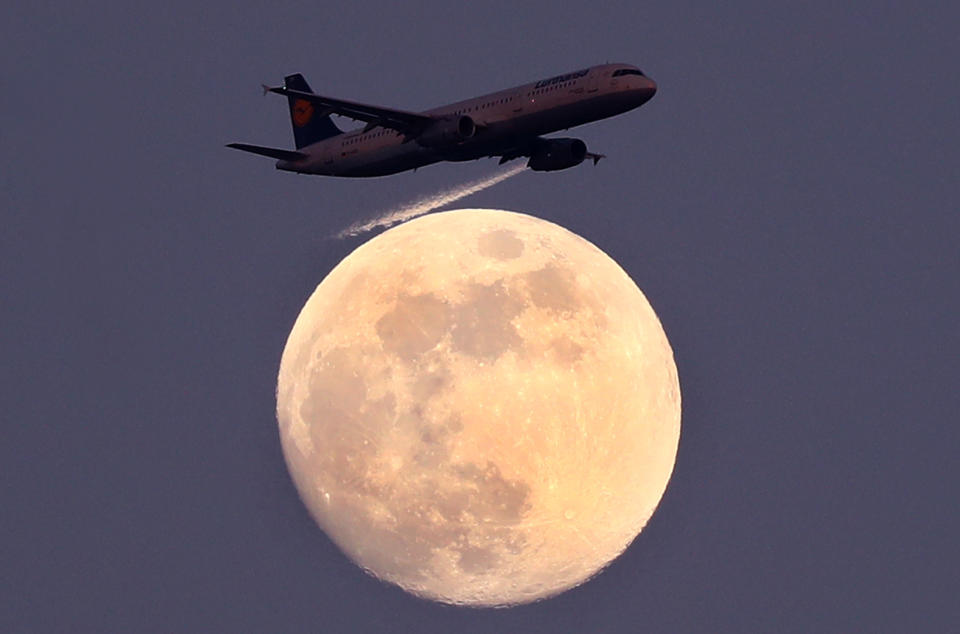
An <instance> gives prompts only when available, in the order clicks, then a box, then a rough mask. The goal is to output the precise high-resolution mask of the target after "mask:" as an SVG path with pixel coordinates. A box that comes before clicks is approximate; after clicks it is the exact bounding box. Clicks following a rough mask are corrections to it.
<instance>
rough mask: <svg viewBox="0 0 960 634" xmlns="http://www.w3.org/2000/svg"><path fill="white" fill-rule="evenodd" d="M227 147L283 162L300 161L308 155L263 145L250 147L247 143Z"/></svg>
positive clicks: (232, 144) (229, 144)
mask: <svg viewBox="0 0 960 634" xmlns="http://www.w3.org/2000/svg"><path fill="white" fill-rule="evenodd" d="M227 147H232V148H233V149H235V150H243V151H244V152H252V153H254V154H259V155H260V156H269V157H270V158H274V159H278V160H281V161H299V160H302V159H305V158H307V155H306V154H304V153H303V152H295V151H293V150H281V149H278V148H273V147H263V146H261V145H249V144H247V143H228V144H227Z"/></svg>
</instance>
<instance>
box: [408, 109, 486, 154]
mask: <svg viewBox="0 0 960 634" xmlns="http://www.w3.org/2000/svg"><path fill="white" fill-rule="evenodd" d="M476 133H477V124H476V123H474V122H473V119H472V118H470V117H468V116H467V115H465V114H462V115H460V116H449V117H443V118H442V119H438V120H437V121H436V122H434V123H432V124H430V126H428V127H427V129H425V130H424V131H423V132H421V133H420V135H419V136H418V137H417V143H419V144H420V145H422V146H423V147H444V146H450V145H456V144H458V143H461V142H463V141H466V140H467V139H469V138H470V137H472V136H473V135H474V134H476Z"/></svg>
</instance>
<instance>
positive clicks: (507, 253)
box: [277, 209, 680, 606]
mask: <svg viewBox="0 0 960 634" xmlns="http://www.w3.org/2000/svg"><path fill="white" fill-rule="evenodd" d="M277 418H278V421H279V426H280V437H281V442H282V446H283V452H284V457H285V459H286V462H287V466H288V468H289V471H290V474H291V476H292V478H293V480H294V483H295V484H296V487H297V489H298V491H299V493H300V496H301V498H302V499H303V502H304V503H305V505H306V506H307V508H308V509H309V511H310V513H311V514H312V515H313V517H314V518H315V520H316V521H317V523H318V524H319V525H320V527H321V528H322V529H323V530H324V531H325V532H326V533H327V535H329V536H330V538H331V539H332V540H333V541H334V542H336V544H337V545H338V546H339V547H340V548H341V549H342V550H343V552H344V553H346V554H347V555H348V556H349V557H350V558H351V559H352V560H353V561H354V562H356V563H357V564H358V565H359V566H361V567H362V568H363V569H365V570H366V571H368V572H369V573H371V574H373V575H375V576H376V577H379V578H381V579H384V580H386V581H389V582H392V583H395V584H397V585H399V586H400V587H402V588H403V589H405V590H407V591H409V592H411V593H413V594H415V595H418V596H420V597H423V598H427V599H431V600H436V601H441V602H444V603H451V604H461V605H471V606H507V605H515V604H520V603H528V602H531V601H536V600H538V599H543V598H545V597H549V596H552V595H555V594H557V593H560V592H562V591H564V590H566V589H569V588H572V587H574V586H577V585H578V584H580V583H582V582H584V581H585V580H587V579H589V578H590V577H591V576H593V575H594V574H596V573H597V572H598V571H600V570H601V569H602V568H603V567H604V566H606V565H607V564H608V563H610V562H611V561H612V560H613V559H614V558H616V557H617V556H618V555H619V554H620V553H622V552H623V551H624V549H626V547H627V546H628V545H629V544H630V542H631V541H632V540H633V539H634V538H635V537H636V536H637V534H639V532H640V531H641V529H642V528H643V527H644V525H645V524H646V523H647V521H648V520H649V518H650V516H651V515H652V514H653V512H654V509H655V508H656V506H657V504H658V503H659V501H660V498H661V497H662V495H663V493H664V490H665V488H666V486H667V481H668V480H669V478H670V474H671V472H672V471H673V465H674V460H675V458H676V452H677V443H678V440H679V436H680V386H679V382H678V379H677V370H676V365H675V363H674V360H673V353H672V351H671V349H670V344H669V342H668V341H667V337H666V335H665V334H664V331H663V327H662V326H661V324H660V321H659V320H658V319H657V316H656V314H655V313H654V311H653V309H652V308H651V306H650V304H649V302H648V301H647V299H646V298H645V297H644V295H643V293H642V292H641V291H640V289H639V288H637V286H636V284H634V283H633V281H632V280H631V279H630V277H629V276H628V275H627V274H626V273H625V272H624V271H623V269H621V268H620V267H619V266H618V265H617V264H616V263H615V262H614V261H613V260H612V259H611V258H610V257H608V256H607V255H606V254H605V253H603V252H602V251H601V250H600V249H598V248H597V247H595V246H594V245H592V244H591V243H589V242H587V241H586V240H584V239H583V238H581V237H579V236H577V235H575V234H573V233H571V232H569V231H567V230H566V229H563V228H562V227H559V226H557V225H555V224H552V223H550V222H547V221H545V220H541V219H538V218H534V217H532V216H528V215H524V214H519V213H515V212H509V211H502V210H489V209H466V210H458V211H450V212H445V213H438V214H433V215H427V216H423V217H421V218H418V219H416V220H413V221H411V222H408V223H406V224H403V225H400V226H398V227H395V228H393V229H390V230H389V231H386V232H384V233H382V234H381V235H379V236H377V237H376V238H374V239H372V240H370V241H369V242H367V243H365V244H363V245H361V246H360V247H358V248H357V249H356V250H355V251H354V252H353V253H351V254H350V255H349V256H347V258H345V259H344V260H343V261H342V262H340V264H339V265H337V266H336V268H334V269H333V271H331V272H330V274H329V275H328V276H327V277H326V278H325V279H324V280H323V281H322V283H321V284H320V285H319V286H318V287H317V288H316V290H315V291H314V293H313V294H312V295H311V296H310V298H309V300H308V301H307V303H306V305H305V306H304V307H303V310H302V311H301V312H300V315H299V317H298V318H297V320H296V323H295V324H294V327H293V330H292V331H291V333H290V336H289V339H288V341H287V344H286V347H285V349H284V351H283V358H282V360H281V364H280V374H279V379H278V385H277Z"/></svg>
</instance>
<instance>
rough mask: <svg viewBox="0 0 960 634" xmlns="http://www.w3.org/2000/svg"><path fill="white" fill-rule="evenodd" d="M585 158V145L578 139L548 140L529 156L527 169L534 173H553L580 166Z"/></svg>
mask: <svg viewBox="0 0 960 634" xmlns="http://www.w3.org/2000/svg"><path fill="white" fill-rule="evenodd" d="M586 156H587V144H586V143H584V142H583V141H581V140H580V139H549V140H547V141H544V142H543V143H542V144H540V145H539V146H538V147H537V148H536V149H535V150H534V151H533V153H532V154H531V155H530V160H529V161H528V162H527V167H529V168H530V169H532V170H533V171H535V172H553V171H556V170H565V169H567V168H568V167H573V166H575V165H580V163H583V159H584V158H586Z"/></svg>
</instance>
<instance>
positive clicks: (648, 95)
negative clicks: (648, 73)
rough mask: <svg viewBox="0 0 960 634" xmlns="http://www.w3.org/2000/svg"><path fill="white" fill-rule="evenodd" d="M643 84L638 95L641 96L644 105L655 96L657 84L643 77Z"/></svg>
mask: <svg viewBox="0 0 960 634" xmlns="http://www.w3.org/2000/svg"><path fill="white" fill-rule="evenodd" d="M643 79H644V84H643V86H641V87H640V93H641V94H642V95H643V102H644V103H646V102H648V101H650V100H651V99H653V96H654V95H655V94H657V82H655V81H653V80H652V79H650V78H649V77H644V78H643Z"/></svg>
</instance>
